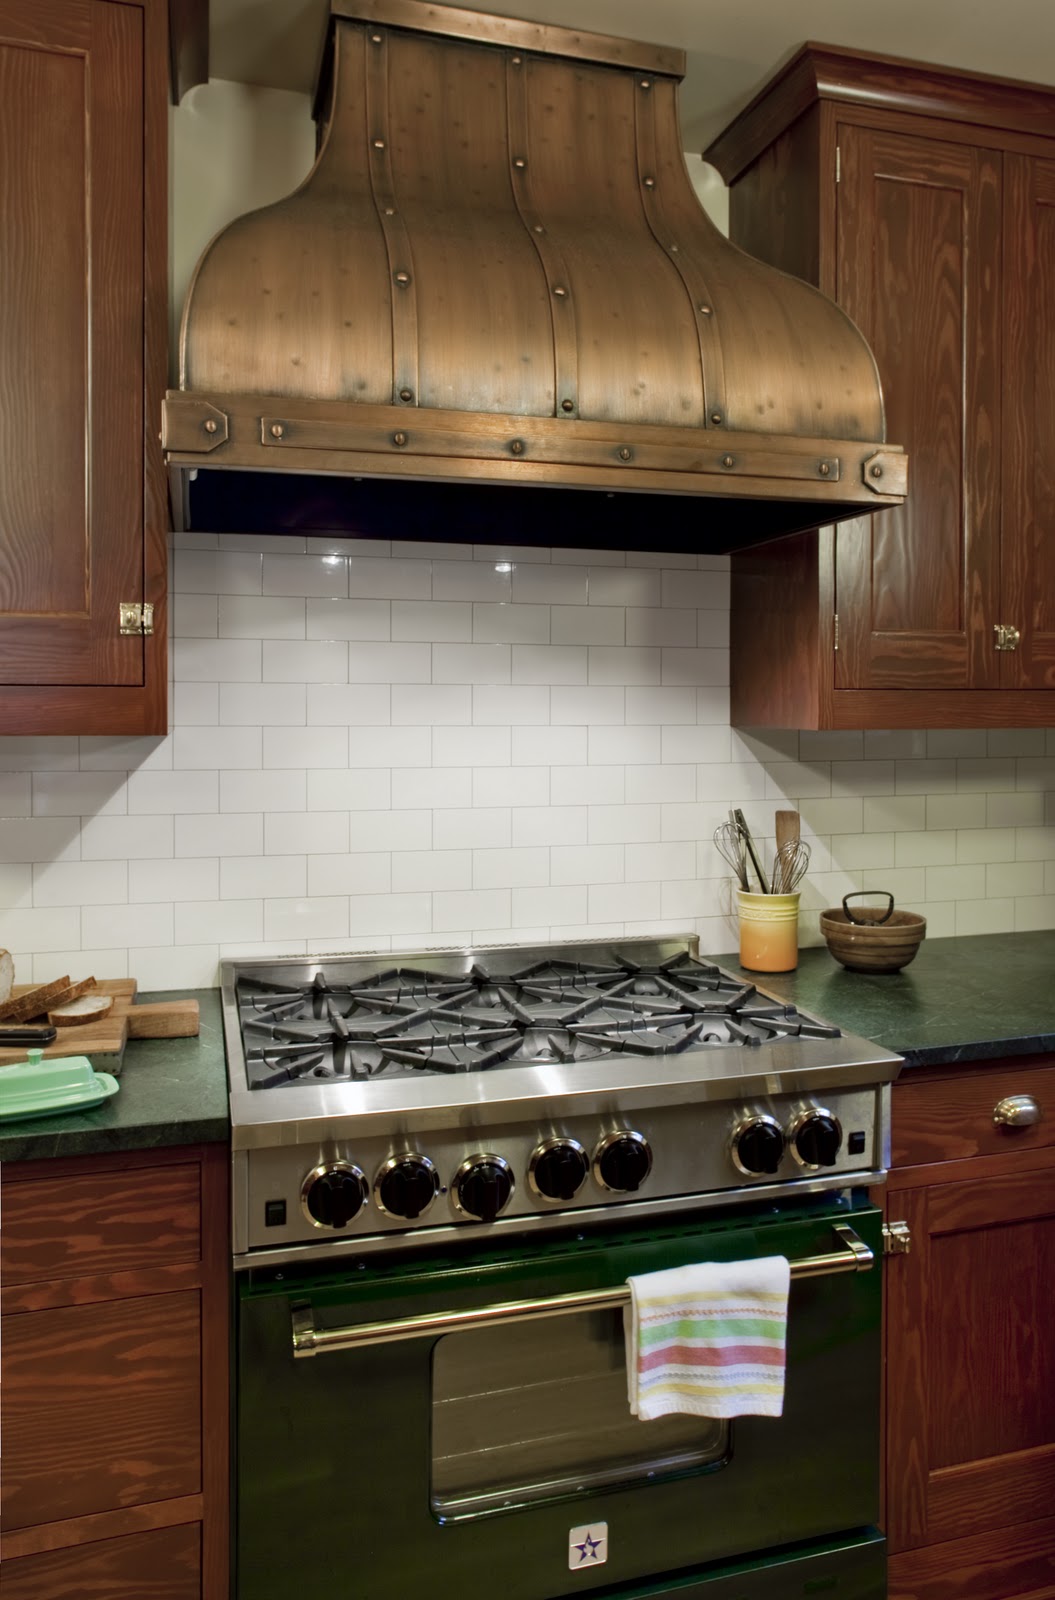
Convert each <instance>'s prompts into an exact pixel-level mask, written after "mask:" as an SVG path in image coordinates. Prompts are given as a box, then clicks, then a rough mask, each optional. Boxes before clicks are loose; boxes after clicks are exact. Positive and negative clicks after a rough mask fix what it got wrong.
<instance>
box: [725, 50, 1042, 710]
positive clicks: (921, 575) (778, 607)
mask: <svg viewBox="0 0 1055 1600" xmlns="http://www.w3.org/2000/svg"><path fill="white" fill-rule="evenodd" d="M1045 130H1046V131H1048V132H1050V133H1051V134H1052V137H1051V138H1045V137H1043V136H1042V134H1043V131H1045ZM706 155H707V158H708V159H710V160H712V161H713V162H714V164H715V165H716V166H717V167H718V169H719V171H720V172H721V173H722V175H723V177H725V178H726V180H727V181H728V182H729V183H730V186H731V191H732V192H731V199H730V233H731V236H732V237H733V239H734V240H735V241H736V242H737V243H739V244H742V245H743V246H744V247H745V248H746V249H748V250H750V251H751V252H752V253H754V254H756V255H760V256H762V257H764V258H765V259H767V260H769V261H771V262H772V263H773V264H775V265H777V266H780V267H783V268H785V269H786V270H788V271H791V272H796V273H798V274H799V275H801V276H805V277H807V278H809V279H810V280H811V281H812V282H814V283H816V284H817V285H818V286H819V287H820V288H821V289H823V290H824V291H825V292H826V293H828V294H830V295H832V296H833V297H834V298H835V299H837V300H838V302H839V303H840V305H842V306H843V307H844V309H845V310H846V311H847V313H848V314H849V315H850V316H851V317H852V318H853V319H854V321H855V322H856V323H857V324H858V325H859V326H860V328H861V329H862V331H863V332H864V334H865V336H866V337H867V338H868V340H869V342H870V344H871V346H872V349H873V351H874V353H875V357H876V362H877V365H878V367H879V372H880V376H881V378H882V382H883V392H884V398H885V403H886V413H887V437H888V438H889V439H891V440H892V441H894V442H895V443H897V444H900V445H903V446H904V447H905V448H906V449H907V451H908V453H909V496H908V499H907V501H906V503H905V505H904V506H903V507H899V508H895V509H891V510H889V511H885V512H883V513H881V514H877V515H874V516H872V517H863V518H859V519H856V520H855V521H853V522H848V523H843V524H841V525H840V527H839V528H838V529H831V528H827V529H821V530H819V531H818V532H817V533H815V534H807V535H804V536H802V537H800V538H798V539H795V540H790V541H782V542H779V543H774V544H772V545H769V546H760V547H758V548H756V549H754V550H748V551H745V552H743V553H742V554H738V555H737V556H735V557H734V558H733V584H732V591H733V616H732V646H731V651H732V664H731V665H732V716H733V721H734V722H735V723H739V724H744V725H760V726H785V727H786V726H790V727H802V728H874V727H881V728H892V727H986V726H1005V727H1006V726H1023V727H1025V726H1049V725H1050V723H1051V716H1052V712H1051V703H1050V699H1051V697H1050V696H1049V695H1048V693H1047V692H1046V691H1047V690H1048V689H1049V688H1053V687H1055V553H1053V550H1055V546H1053V542H1052V533H1053V532H1055V469H1053V468H1052V465H1051V463H1052V460H1053V454H1055V93H1053V92H1051V91H1047V90H1044V89H1041V88H1037V87H1036V86H1030V85H1016V84H1008V83H1001V82H999V81H991V80H987V79H984V78H981V77H978V76H977V75H973V74H967V73H955V72H946V71H943V70H941V69H937V68H930V67H922V66H918V65H916V64H913V63H909V62H898V61H891V60H884V59H882V58H879V59H870V58H868V57H865V56H862V55H860V54H858V53H856V52H853V51H841V50H832V49H828V48H826V47H823V46H813V45H807V46H805V47H804V48H803V50H802V51H800V52H799V55H798V56H797V57H796V58H795V60H794V61H792V62H791V63H790V64H789V66H788V67H787V68H785V69H784V71H783V72H782V73H780V74H779V75H778V76H777V77H776V78H775V79H774V80H773V81H772V82H771V83H770V84H769V85H768V86H767V88H766V89H764V90H763V91H762V93H761V94H760V95H759V96H758V97H757V98H756V100H755V101H754V102H753V103H752V105H751V106H749V107H748V108H747V110H746V111H745V112H744V113H743V114H742V115H741V116H740V117H739V118H738V119H737V121H736V122H735V123H733V124H732V125H731V127H730V128H729V129H727V130H726V132H725V133H724V134H723V135H722V136H721V137H720V138H719V139H718V140H717V141H716V142H715V144H714V145H712V147H711V148H710V149H709V150H708V151H707V152H706ZM998 628H1006V629H1008V630H1017V632H1018V635H1019V638H1018V641H1017V644H1016V645H1015V647H1014V648H1011V649H1001V648H998V633H997V629H998ZM1011 637H1013V635H1011ZM999 642H1000V643H1005V642H1007V640H1006V639H1002V640H999Z"/></svg>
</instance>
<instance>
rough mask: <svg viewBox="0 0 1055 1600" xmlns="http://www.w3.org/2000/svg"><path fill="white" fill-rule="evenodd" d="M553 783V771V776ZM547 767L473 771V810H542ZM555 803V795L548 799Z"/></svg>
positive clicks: (546, 797) (547, 794)
mask: <svg viewBox="0 0 1055 1600" xmlns="http://www.w3.org/2000/svg"><path fill="white" fill-rule="evenodd" d="M552 776H553V782H554V785H555V782H556V777H557V774H556V771H554V772H553V775H552ZM550 788H551V776H550V768H549V767H475V768H474V769H473V774H472V796H471V801H472V804H473V805H474V806H518V805H519V806H545V805H548V804H549V802H550V799H551V794H550ZM552 799H553V800H554V802H555V803H559V801H558V799H557V795H556V793H554V794H553V795H552Z"/></svg>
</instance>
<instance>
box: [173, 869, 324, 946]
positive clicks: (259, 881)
mask: <svg viewBox="0 0 1055 1600" xmlns="http://www.w3.org/2000/svg"><path fill="white" fill-rule="evenodd" d="M204 864H205V863H199V865H204ZM179 865H180V867H181V869H182V870H184V871H186V870H187V868H188V866H189V865H190V863H189V862H186V861H182V862H180V863H179ZM219 866H220V888H219V893H220V895H221V897H222V898H223V899H224V900H268V899H270V898H272V897H273V896H290V897H295V896H297V895H303V894H306V893H307V890H308V858H307V856H234V857H233V858H232V859H231V860H229V861H221V862H220V863H219ZM214 893H215V891H214ZM188 898H200V899H203V900H204V899H205V896H204V895H201V896H197V897H188ZM267 937H268V938H270V937H271V935H270V934H268V935H267Z"/></svg>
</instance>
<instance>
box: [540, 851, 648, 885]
mask: <svg viewBox="0 0 1055 1600" xmlns="http://www.w3.org/2000/svg"><path fill="white" fill-rule="evenodd" d="M626 848H627V847H626V846H624V845H621V844H581V845H554V846H553V848H552V849H551V850H550V852H549V855H550V863H549V879H550V881H552V882H553V883H555V884H568V883H571V884H590V883H623V882H624V881H626V878H627V873H626V863H625V855H626ZM546 881H547V880H546V879H545V878H543V879H542V880H541V882H542V883H545V882H546Z"/></svg>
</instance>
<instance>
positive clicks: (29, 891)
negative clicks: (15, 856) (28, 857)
mask: <svg viewBox="0 0 1055 1600" xmlns="http://www.w3.org/2000/svg"><path fill="white" fill-rule="evenodd" d="M42 865H43V866H45V867H46V866H48V865H49V863H47V862H44V863H42ZM33 870H34V869H33V864H32V863H31V862H29V861H12V862H7V863H6V864H4V865H0V909H5V910H6V909H7V908H9V907H10V908H12V909H13V908H15V907H23V906H24V907H28V906H31V905H32V904H33Z"/></svg>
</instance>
